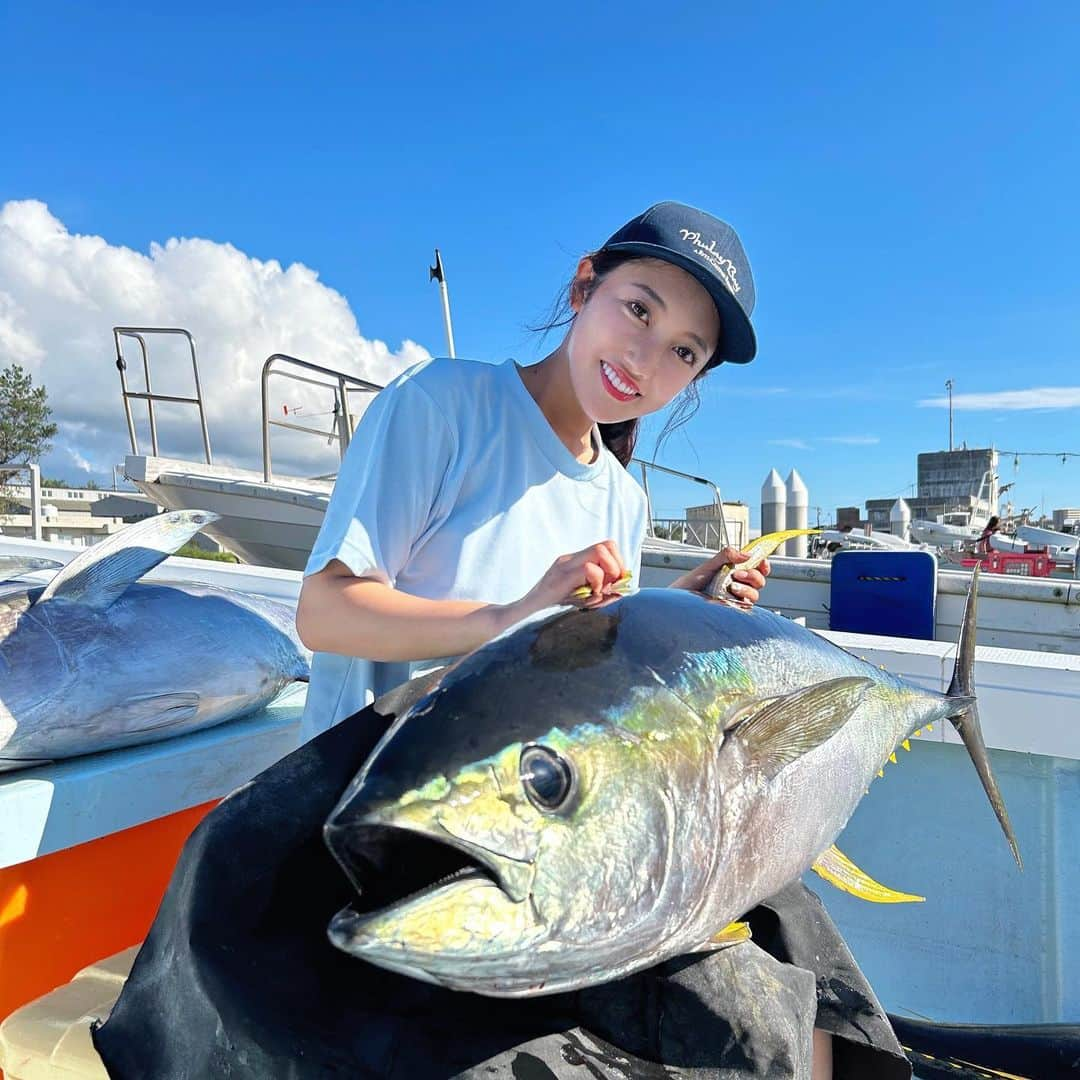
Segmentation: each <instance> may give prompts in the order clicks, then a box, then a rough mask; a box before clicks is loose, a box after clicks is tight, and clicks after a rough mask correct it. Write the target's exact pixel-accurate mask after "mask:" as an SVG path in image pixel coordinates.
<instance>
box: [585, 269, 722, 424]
mask: <svg viewBox="0 0 1080 1080" xmlns="http://www.w3.org/2000/svg"><path fill="white" fill-rule="evenodd" d="M594 281H595V278H594V273H593V268H592V263H591V262H590V261H589V260H588V259H582V261H581V264H580V265H579V267H578V272H577V275H576V277H575V283H574V288H573V290H572V299H571V307H572V308H573V309H574V311H575V313H576V317H575V319H574V323H573V326H572V327H571V329H570V333H569V334H568V336H567V339H566V347H567V355H568V358H569V363H570V379H571V382H572V384H573V387H574V392H575V393H576V395H577V398H578V401H579V402H580V404H581V407H582V409H583V410H584V411H585V413H586V415H588V416H589V417H590V418H591V419H592V420H593V421H596V422H598V423H601V424H610V423H615V422H618V421H620V420H629V419H631V418H633V417H635V416H644V415H646V414H647V413H652V412H656V411H657V410H658V409H662V408H663V407H664V406H665V405H667V404H668V402H670V401H671V400H672V399H673V398H674V397H675V396H676V395H677V394H679V393H680V392H681V391H682V390H684V389H685V388H686V386H687V385H688V384H689V383H690V381H691V380H692V379H693V378H694V376H695V375H697V374H698V373H699V372H701V370H702V369H703V368H704V367H705V365H706V363H708V360H709V358H710V357H711V356H712V354H713V353H714V352H715V351H716V347H717V344H718V342H719V339H720V316H719V315H718V314H717V311H716V305H715V304H714V303H713V301H712V297H710V296H709V294H708V293H707V292H706V291H705V289H704V288H703V287H702V286H701V285H700V284H699V283H698V281H697V280H696V279H695V278H693V277H691V276H690V275H689V274H688V273H686V271H685V270H680V269H679V267H677V266H673V265H672V264H671V263H666V262H661V261H660V260H658V259H635V260H633V261H632V262H626V263H622V264H621V265H619V266H617V267H616V268H615V269H614V270H612V271H611V272H610V273H609V274H607V275H606V276H605V277H604V278H603V280H601V281H600V282H599V283H596V284H593V282H594ZM582 285H585V286H586V288H585V289H583V288H581V286H582ZM584 292H587V293H588V298H587V299H583V293H584Z"/></svg>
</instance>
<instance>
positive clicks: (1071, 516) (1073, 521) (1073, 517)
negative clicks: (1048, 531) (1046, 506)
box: [1051, 506, 1080, 533]
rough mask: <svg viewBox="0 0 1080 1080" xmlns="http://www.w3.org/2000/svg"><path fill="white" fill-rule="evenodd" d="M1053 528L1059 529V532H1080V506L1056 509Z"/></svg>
mask: <svg viewBox="0 0 1080 1080" xmlns="http://www.w3.org/2000/svg"><path fill="white" fill-rule="evenodd" d="M1051 528H1053V529H1055V530H1057V532H1071V533H1080V506H1072V507H1065V508H1064V509H1062V510H1055V511H1054V524H1053V525H1052V526H1051Z"/></svg>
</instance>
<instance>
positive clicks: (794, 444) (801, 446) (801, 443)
mask: <svg viewBox="0 0 1080 1080" xmlns="http://www.w3.org/2000/svg"><path fill="white" fill-rule="evenodd" d="M769 445H770V446H790V447H791V448H792V449H793V450H811V449H813V448H812V447H811V446H810V444H809V443H808V442H806V441H805V440H803V439H769Z"/></svg>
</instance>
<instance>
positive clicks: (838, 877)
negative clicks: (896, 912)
mask: <svg viewBox="0 0 1080 1080" xmlns="http://www.w3.org/2000/svg"><path fill="white" fill-rule="evenodd" d="M813 870H814V872H815V873H816V874H819V875H820V876H821V877H823V878H824V879H825V880H826V881H827V882H828V883H829V884H830V885H835V886H836V887H837V888H838V889H843V891H844V892H849V893H851V894H852V895H853V896H857V897H859V899H860V900H869V901H870V902H871V903H872V904H911V903H916V902H919V901H923V900H925V899H926V897H925V896H916V895H915V894H914V893H903V892H894V891H893V890H892V889H890V888H888V887H887V886H885V885H882V884H881V883H880V882H878V881H875V880H874V879H873V878H872V877H871V876H870V875H869V874H868V873H866V871H865V870H860V869H859V868H858V867H857V866H856V865H855V864H854V863H853V862H852V861H851V860H850V859H849V858H848V857H847V856H846V855H845V854H844V853H843V852H842V851H841V850H840V849H839V848H838V847H836V845H835V844H834V845H833V846H832V847H831V848H829V850H828V851H826V852H825V853H824V854H823V855H822V856H821V857H820V858H819V859H818V860H817V862H815V863H814V865H813Z"/></svg>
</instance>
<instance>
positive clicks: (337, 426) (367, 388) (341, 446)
mask: <svg viewBox="0 0 1080 1080" xmlns="http://www.w3.org/2000/svg"><path fill="white" fill-rule="evenodd" d="M295 368H299V369H300V371H305V372H311V373H313V374H314V375H317V376H322V377H321V378H312V376H311V375H310V374H309V375H304V374H301V373H300V371H296V370H292V369H295ZM271 376H274V377H277V378H280V379H287V380H289V381H291V382H296V383H306V384H307V385H309V386H321V387H323V388H326V389H330V390H333V392H334V406H333V410H332V415H333V418H334V422H333V426H332V427H331V428H330V430H329V431H324V430H323V429H322V428H317V427H312V426H310V425H308V424H298V423H296V422H295V421H291V420H276V419H272V418H271V416H270V378H271ZM381 389H382V387H381V386H379V385H378V384H377V383H373V382H368V381H367V380H366V379H358V378H357V377H356V376H355V375H346V374H345V372H343V371H338V370H336V369H335V368H328V367H323V366H322V365H320V364H313V363H311V361H310V360H300V359H298V358H297V357H295V356H288V355H287V354H286V353H274V354H273V355H272V356H268V357H267V358H266V361H265V363H264V364H263V368H262V444H263V480H265V481H266V482H267V483H269V482H270V479H271V477H272V475H273V472H272V468H271V461H270V429H271V428H272V427H280V428H288V429H289V430H291V431H302V432H306V433H307V434H310V435H319V436H321V437H322V438H324V439H327V440H328V441H330V442H334V441H335V440H336V441H337V444H338V452H339V454H340V456H341V457H342V458H344V457H345V451H346V450H348V448H349V440H350V439H351V438H352V434H353V430H354V428H355V427H356V418H355V417H354V413H353V409H352V406H351V404H350V402H349V395H350V394H355V393H364V394H376V393H378V392H379V391H380V390H381Z"/></svg>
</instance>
